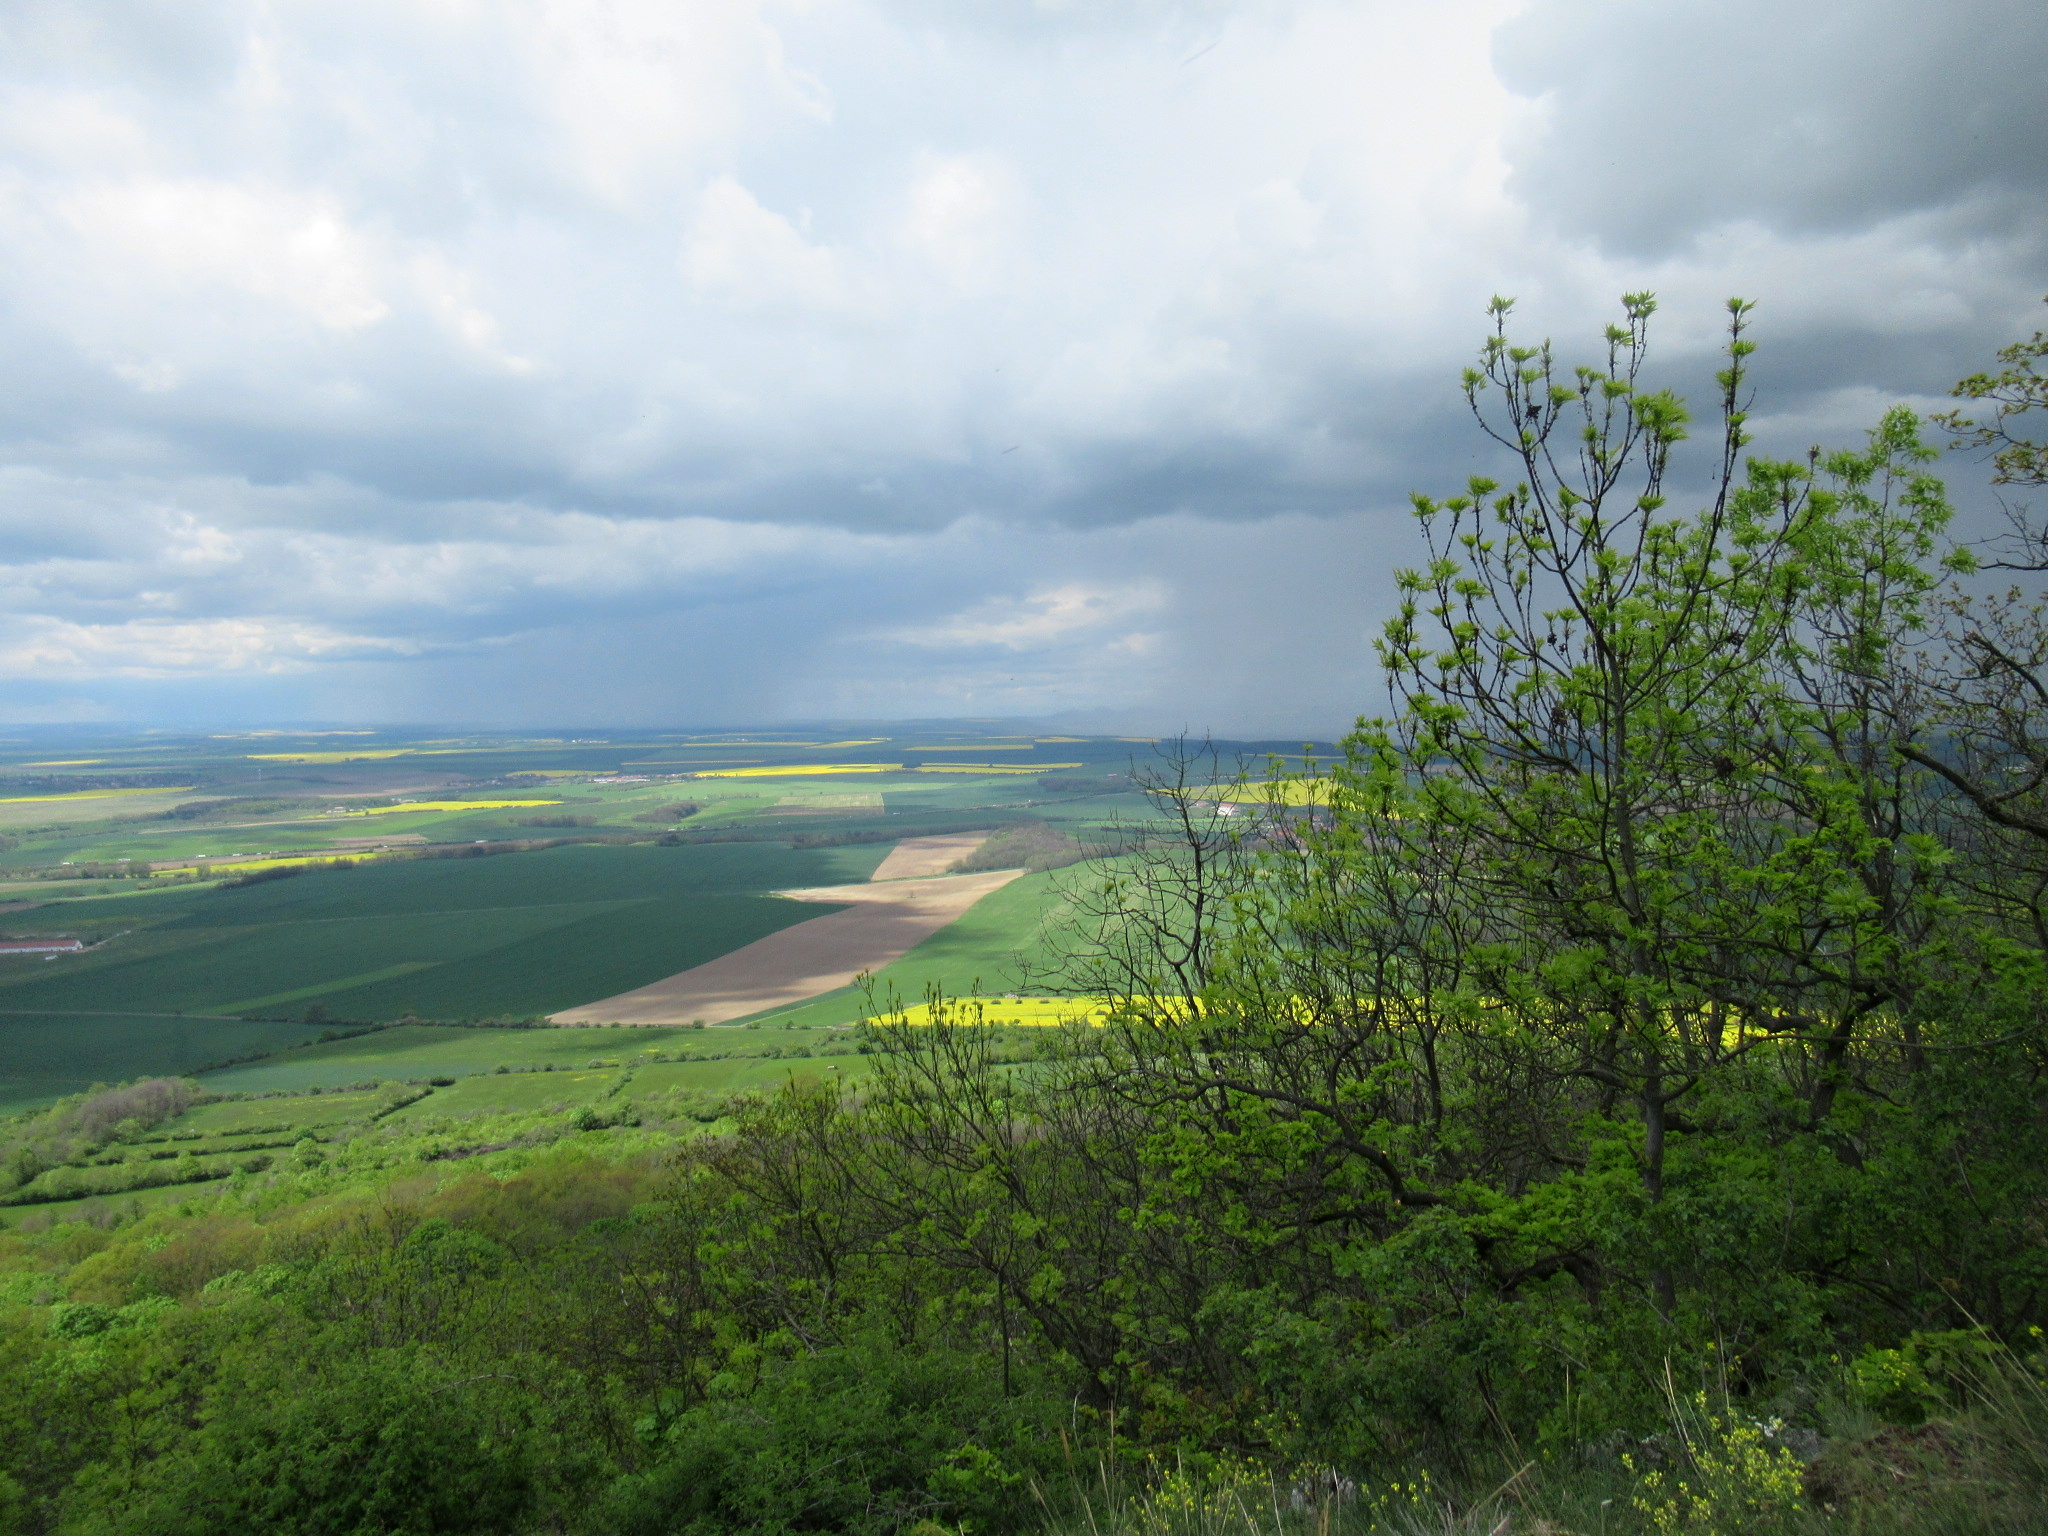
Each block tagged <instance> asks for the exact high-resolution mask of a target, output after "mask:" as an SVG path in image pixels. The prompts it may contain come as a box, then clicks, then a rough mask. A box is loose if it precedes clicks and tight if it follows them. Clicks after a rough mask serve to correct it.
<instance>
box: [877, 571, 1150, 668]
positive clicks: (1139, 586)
mask: <svg viewBox="0 0 2048 1536" xmlns="http://www.w3.org/2000/svg"><path fill="white" fill-rule="evenodd" d="M1165 601H1166V598H1165V594H1164V592H1162V591H1161V590H1160V587H1159V585H1158V583H1156V582H1132V583H1128V584H1125V585H1122V586H1101V585H1095V584H1091V583H1087V582H1067V583H1065V584H1063V585H1061V586H1057V587H1050V588H1047V589H1045V590H1043V591H1039V592H1034V593H1032V594H1031V595H1030V596H1028V597H1023V598H1012V599H1001V600H997V601H993V602H988V603H983V604H980V605H978V606H976V607H974V608H970V609H968V610H966V611H965V612H962V613H957V614H955V615H953V616H952V617H951V618H948V619H941V620H940V621H939V622H937V623H936V624H915V625H909V626H906V627H904V628H901V629H892V630H889V631H886V632H885V638H887V639H890V640H894V641H895V642H897V643H898V644H899V645H914V646H922V647H925V648H927V649H931V650H947V651H951V650H973V649H982V648H987V647H995V648H998V649H1001V650H1006V651H1029V650H1039V649H1043V648H1044V647H1047V646H1052V645H1058V644H1063V643H1069V642H1072V641H1075V640H1078V639H1082V638H1089V639H1098V640H1099V639H1101V638H1103V637H1104V636H1105V634H1106V632H1107V631H1109V630H1111V629H1114V628H1116V627H1117V626H1120V625H1125V624H1128V623H1129V622H1130V621H1132V620H1133V619H1137V618H1141V617H1145V616H1148V615H1151V614H1154V613H1157V612H1158V611H1159V609H1160V608H1161V607H1162V606H1163V605H1164V603H1165ZM1152 638H1153V637H1151V636H1149V635H1147V636H1138V635H1133V634H1129V633H1126V634H1124V635H1121V636H1118V637H1116V643H1117V644H1119V645H1122V646H1123V647H1124V648H1125V649H1127V650H1134V651H1135V652H1139V653H1142V651H1144V650H1145V649H1148V648H1149V646H1150V643H1151V641H1152ZM1134 642H1135V643H1134Z"/></svg>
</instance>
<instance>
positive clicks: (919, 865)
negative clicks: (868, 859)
mask: <svg viewBox="0 0 2048 1536" xmlns="http://www.w3.org/2000/svg"><path fill="white" fill-rule="evenodd" d="M988 839H989V834H988V833H986V832H948V833H946V834H945V835H944V836H942V837H906V838H905V839H903V841H902V842H900V843H898V844H897V845H896V846H895V847H894V848H891V849H890V850H889V856H888V857H887V858H885V859H883V860H882V862H881V863H879V864H877V865H876V866H875V872H874V873H873V874H872V875H869V876H868V878H869V879H870V880H915V879H918V878H920V877H922V876H925V875H943V874H944V873H945V872H946V871H947V870H949V869H951V868H952V867H953V864H954V861H955V860H957V859H964V858H966V857H967V855H969V854H970V853H972V852H974V850H975V849H977V848H979V847H980V846H981V845H982V844H983V843H985V842H987V841H988Z"/></svg>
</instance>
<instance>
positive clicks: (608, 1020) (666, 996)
mask: <svg viewBox="0 0 2048 1536" xmlns="http://www.w3.org/2000/svg"><path fill="white" fill-rule="evenodd" d="M915 841H918V842H923V843H936V842H941V841H946V840H945V839H940V838H918V839H915ZM905 846H907V844H906V845H905ZM901 851H902V850H901V848H899V849H898V850H897V852H901ZM964 852H966V849H964V848H962V849H960V850H959V851H958V852H954V853H952V854H950V855H949V856H948V858H947V860H946V862H947V863H951V862H952V860H953V859H957V858H959V857H960V856H961V853H964ZM889 857H890V858H891V859H893V858H895V857H896V854H895V853H891V854H890V856H889ZM906 862H907V861H906ZM886 864H887V861H886V860H885V861H884V865H885V867H886ZM876 873H877V875H879V874H880V873H881V871H880V870H877V871H876ZM1022 873H1023V871H1022V870H1021V869H998V870H993V871H990V872H989V873H987V874H981V875H944V876H939V877H936V878H925V879H893V880H886V881H883V882H881V883H879V884H877V883H874V882H867V883H864V884H861V885H825V886H815V887H812V888H810V889H808V890H801V891H781V892H778V893H777V894H779V895H782V896H788V897H792V898H794V899H795V900H797V901H824V902H833V903H839V904H844V905H845V906H846V910H845V911H843V912H828V913H826V914H825V915H824V916H823V917H814V918H812V919H811V920H810V921H809V922H807V923H798V924H796V925H795V926H794V927H790V928H784V929H783V930H782V931H781V932H779V933H771V934H769V935H768V936H767V937H766V938H765V939H756V940H754V942H753V943H751V944H747V945H743V946H742V947H741V948H739V949H736V950H734V951H733V952H732V953H731V954H729V955H720V956H719V957H718V958H717V959H716V960H709V961H706V962H705V963H704V964H703V965H697V966H692V967H691V968H690V969H689V970H687V971H679V972H677V973H676V974H675V975H673V976H669V977H666V978H664V979H663V980H661V981H657V982H653V983H651V984H649V985H648V986H644V987H636V988H634V990H632V991H631V992H621V993H619V994H618V995H617V996H616V997H607V998H600V999H599V1000H598V1001H597V1002H594V1003H585V1004H583V1005H582V1006H581V1007H578V1008H571V1009H568V1010H566V1011H565V1012H562V1013H558V1014H556V1015H554V1019H553V1022H555V1023H557V1024H613V1023H617V1024H687V1023H689V1022H690V1021H691V1020H693V1019H701V1020H703V1022H705V1023H706V1024H720V1023H723V1022H724V1021H725V1020H727V1019H737V1018H742V1017H744V1016H745V1015H747V1014H750V1013H760V1012H762V1011H763V1010H765V1009H769V1008H785V1007H789V1006H792V1005H794V1004H796V1003H801V1002H803V1001H804V1000H805V999H807V998H812V997H816V996H817V995H818V994H819V993H821V992H830V991H832V990H833V989H835V988H837V987H844V986H847V985H850V984H851V983H852V981H853V978H854V977H855V976H857V975H859V974H860V973H861V972H862V971H875V970H880V969H881V968H882V967H883V966H885V965H887V964H888V963H889V962H890V961H892V960H900V959H902V958H903V956H904V955H906V954H908V953H909V952H910V950H911V949H912V948H914V947H915V946H916V945H918V944H920V943H922V942H923V941H924V940H926V939H928V938H930V937H931V936H932V935H933V934H935V933H937V932H938V931H939V930H940V929H941V928H943V927H945V926H946V925H947V924H948V923H950V922H952V921H953V919H954V918H956V917H958V916H959V915H960V914H961V913H963V912H965V911H966V910H967V909H968V908H969V907H971V906H973V905H974V904H975V903H976V902H977V901H979V900H981V898H982V897H984V896H986V895H988V893H989V892H991V891H997V890H1001V889H1002V888H1003V887H1004V886H1006V885H1008V884H1009V883H1010V882H1011V881H1012V880H1014V879H1016V878H1017V877H1018V876H1019V875H1021V874H1022Z"/></svg>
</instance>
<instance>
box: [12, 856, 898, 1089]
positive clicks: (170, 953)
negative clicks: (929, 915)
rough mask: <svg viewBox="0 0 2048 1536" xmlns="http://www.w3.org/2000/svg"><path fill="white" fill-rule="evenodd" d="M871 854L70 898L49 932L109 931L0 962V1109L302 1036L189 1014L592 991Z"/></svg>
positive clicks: (713, 942) (492, 871) (292, 1011)
mask: <svg viewBox="0 0 2048 1536" xmlns="http://www.w3.org/2000/svg"><path fill="white" fill-rule="evenodd" d="M884 851H886V850H885V847H884V846H883V845H874V844H871V845H866V846H861V847H852V848H829V849H811V850H799V849H792V848H789V847H787V846H786V845H783V844H779V843H733V844H712V845H705V846H686V847H674V848H665V847H659V846H655V845H652V844H645V845H635V846H630V847H613V846H603V845H597V846H589V845H584V846H568V847H561V848H551V849H543V850H539V851H536V852H532V853H524V854H513V855H504V856H499V857H495V858H485V859H433V860H416V861H404V862H398V863H391V864H378V865H368V866H363V867H360V868H356V869H350V870H347V871H343V872H325V871H323V872H318V873H313V874H307V875H301V876H298V877H296V878H294V879H290V880H279V881H272V882H267V883H265V884H261V885H254V886H246V887H241V888H233V889H215V888H212V887H187V888H185V889H182V890H172V891H160V892H153V893H150V894H147V895H138V896H125V897H109V898H106V899H104V900H97V901H90V902H76V903H68V904H66V906H65V907H63V908H62V909H58V914H57V915H58V916H59V917H60V919H61V921H62V922H63V925H64V927H65V928H66V929H67V930H70V931H77V932H82V933H86V934H88V935H90V936H105V937H106V942H104V943H103V944H100V945H99V946H97V947H96V948H94V949H93V950H91V951H89V952H87V953H86V954H83V955H79V956H75V957H73V956H61V957H58V958H57V959H55V960H42V959H28V958H11V959H6V960H0V1010H6V1011H5V1012H0V1104H6V1103H27V1102H34V1101H38V1100H45V1099H48V1098H50V1097H53V1096H55V1095H57V1094H61V1093H66V1092H75V1091H77V1090H78V1089H80V1088H83V1087H85V1086H87V1085H88V1084H90V1083H92V1082H95V1081H118V1080H122V1079H125V1078H129V1077H136V1076H143V1075H153V1074H161V1073H178V1072H188V1071H191V1070H192V1069H194V1068H196V1067H199V1066H203V1065H207V1064H210V1063H213V1062H217V1061H220V1060H223V1059H226V1058H230V1057H236V1056H243V1055H247V1054H249V1053H250V1052H252V1051H256V1050H275V1049H277V1048H279V1047H280V1046H284V1045H289V1044H294V1043H297V1042H298V1041H300V1040H303V1039H306V1038H308V1037H309V1035H311V1034H314V1033H317V1030H315V1029H309V1028H308V1027H306V1026H304V1025H301V1024H275V1023H274V1024H257V1023H249V1022H244V1021H242V1020H239V1019H230V1018H224V1017H212V1018H207V1017H199V1016H201V1015H215V1016H220V1015H228V1014H232V1013H237V1012H258V1013H270V1014H274V1015H276V1016H277V1017H279V1018H288V1017H299V1018H302V1017H303V1016H304V1014H305V1011H306V1010H307V1008H309V1007H310V1006H311V1005H312V1004H314V1003H318V1004H320V1005H321V1006H322V1007H324V1008H325V1009H326V1010H327V1012H328V1015H329V1016H330V1017H331V1018H334V1019H341V1020H353V1019H360V1020H368V1021H376V1020H384V1019H397V1018H400V1017H402V1016H404V1015H405V1014H408V1013H411V1014H415V1015H417V1016H419V1017H422V1018H473V1017H528V1016H532V1015H538V1014H545V1013H550V1012H553V1011H556V1010H558V1009H562V1008H567V1007H571V1006H573V1005H575V1004H577V1003H583V1002H589V1001H591V1000H592V999H594V998H598V997H604V996H608V995H610V994H611V993H614V992H621V991H625V990H628V989H630V988H632V987H637V986H642V985H645V984H646V983H648V982H650V981H655V980H658V979H659V978H661V977H663V976H667V975H670V974H672V973H674V972H676V971H679V970H683V969H686V968H687V967H689V966H692V965H697V964H700V963H702V962H703V961H705V960H709V959H713V958H715V957H716V956H718V955H721V954H724V953H726V952H727V951H729V950H731V949H734V948H737V947H738V946H739V945H742V944H746V943H749V942H751V941H752V940H754V939H757V938H760V937H762V936H763V935H764V934H768V933H772V932H775V931H776V930H777V929H780V928H783V927H787V926H788V925H789V924H791V923H797V922H803V921H806V920H808V919H810V918H814V917H818V916H821V915H823V914H824V913H826V912H829V911H832V910H834V909H833V908H831V907H828V906H821V905H819V904H816V903H797V902H790V901H785V900H781V899H779V898H776V897H772V896H767V895H764V894H761V893H762V892H764V891H766V890H768V889H771V888H773V887H776V886H807V885H830V884H836V883H842V882H845V881H848V880H858V879H861V878H864V877H865V875H866V874H867V873H869V872H870V871H872V869H873V868H874V865H875V864H876V863H877V862H878V861H879V859H880V858H881V856H882V854H883V852H884ZM50 914H51V909H49V908H45V909H43V910H42V912H40V913H38V914H36V915H37V916H38V917H47V916H49V915H50ZM52 926H54V925H52ZM177 1014H183V1015H186V1017H160V1018H150V1017H146V1016H149V1015H177ZM497 1059H502V1058H494V1059H493V1060H492V1061H491V1062H487V1063H485V1065H495V1063H496V1060H497ZM382 1075H393V1074H390V1073H385V1074H382ZM399 1075H403V1074H399Z"/></svg>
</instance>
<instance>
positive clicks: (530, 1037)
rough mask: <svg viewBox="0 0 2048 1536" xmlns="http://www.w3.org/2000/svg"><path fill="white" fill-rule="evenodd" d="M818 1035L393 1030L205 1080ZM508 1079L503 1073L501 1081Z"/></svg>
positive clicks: (267, 1085)
mask: <svg viewBox="0 0 2048 1536" xmlns="http://www.w3.org/2000/svg"><path fill="white" fill-rule="evenodd" d="M817 1039H818V1036H817V1035H815V1034H814V1033H812V1032H810V1031H809V1030H798V1029H774V1028H764V1029H758V1030H756V1029H744V1030H741V1029H731V1028H718V1029H687V1028H677V1029H664V1028H660V1027H650V1028H645V1029H608V1028H596V1027H586V1028H561V1029H453V1028H447V1027H443V1026H436V1025H430V1024H400V1025H394V1026H393V1027H391V1028H389V1029H380V1030H376V1031H374V1032H372V1033H370V1034H364V1035H353V1036H350V1037H348V1038H346V1039H342V1040H331V1041H325V1042H320V1043H316V1044H311V1045H305V1046H301V1047H300V1048H299V1049H297V1050H293V1051H289V1052H286V1053H284V1054H282V1055H278V1056H275V1057H272V1058H270V1059H269V1060H266V1061H255V1062H249V1063H247V1064H245V1065H243V1066H238V1067H229V1068H227V1069H225V1070H223V1071H219V1072H212V1073H208V1074H207V1075H206V1076H205V1077H203V1078H202V1079H201V1081H202V1082H203V1083H204V1084H205V1086H206V1087H207V1088H208V1089H210V1090H211V1091H213V1092H216V1093H235V1092H243V1093H272V1092H278V1091H280V1090H304V1089H307V1088H312V1087H320V1088H334V1087H339V1086H342V1085H344V1084H348V1083H361V1082H370V1081H381V1080H384V1079H405V1078H414V1077H421V1078H424V1077H458V1078H459V1077H468V1076H473V1075H476V1074H480V1073H488V1072H491V1071H492V1070H493V1069H494V1068H497V1067H499V1066H510V1067H550V1066H551V1067H556V1068H565V1069H583V1068H588V1067H589V1065H590V1063H591V1061H592V1060H595V1059H602V1060H605V1061H620V1062H625V1061H645V1060H646V1059H647V1058H648V1056H649V1055H651V1054H653V1053H655V1052H660V1053H662V1054H676V1053H687V1054H689V1055H691V1056H694V1057H700V1058H701V1057H704V1056H706V1055H708V1054H709V1053H712V1052H726V1051H741V1050H744V1051H750V1052H758V1051H766V1050H789V1049H794V1048H796V1047H799V1046H802V1047H809V1046H810V1045H811V1044H812V1043H813V1042H814V1041H815V1040H817ZM508 1075H510V1074H508Z"/></svg>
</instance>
